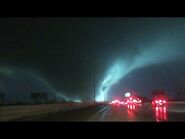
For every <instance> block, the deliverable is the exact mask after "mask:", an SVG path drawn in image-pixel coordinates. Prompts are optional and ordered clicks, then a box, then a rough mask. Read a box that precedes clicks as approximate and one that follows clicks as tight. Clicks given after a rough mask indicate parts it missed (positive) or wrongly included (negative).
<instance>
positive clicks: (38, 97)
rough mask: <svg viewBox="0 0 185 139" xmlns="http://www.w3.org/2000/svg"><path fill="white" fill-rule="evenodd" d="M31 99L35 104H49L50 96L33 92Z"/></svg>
mask: <svg viewBox="0 0 185 139" xmlns="http://www.w3.org/2000/svg"><path fill="white" fill-rule="evenodd" d="M31 98H32V99H33V101H34V103H37V104H40V103H48V94H47V93H46V92H33V93H31Z"/></svg>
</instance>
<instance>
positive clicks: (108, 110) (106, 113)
mask: <svg viewBox="0 0 185 139" xmlns="http://www.w3.org/2000/svg"><path fill="white" fill-rule="evenodd" d="M110 109H111V108H110V107H109V108H108V109H107V110H106V111H104V113H103V114H102V116H101V118H100V119H101V120H103V119H104V118H105V116H106V115H108V112H110Z"/></svg>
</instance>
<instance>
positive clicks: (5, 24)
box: [0, 18, 185, 98]
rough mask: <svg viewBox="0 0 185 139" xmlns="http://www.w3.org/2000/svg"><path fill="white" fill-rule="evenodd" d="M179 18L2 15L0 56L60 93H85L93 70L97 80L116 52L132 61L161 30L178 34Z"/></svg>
mask: <svg viewBox="0 0 185 139" xmlns="http://www.w3.org/2000/svg"><path fill="white" fill-rule="evenodd" d="M184 23H185V20H184V19H177V18H174V19H168V18H164V19H163V18H156V19H152V18H2V19H0V30H1V31H0V62H1V64H3V65H9V66H13V67H19V68H22V69H29V70H33V71H34V72H36V73H38V74H39V75H40V76H41V77H44V78H45V79H47V81H48V82H49V83H50V84H51V85H52V86H53V87H54V88H55V89H56V90H58V91H61V92H65V93H66V95H69V96H73V95H74V96H84V97H86V98H88V97H92V96H93V94H92V92H93V80H92V79H93V72H94V71H95V72H96V81H97V84H98V85H99V83H100V82H101V81H102V80H103V77H104V74H105V72H106V71H107V69H108V68H109V67H110V66H111V65H112V64H113V63H114V61H115V60H116V59H117V58H120V57H121V58H123V59H124V60H125V61H127V63H132V62H133V61H134V59H135V57H137V56H138V54H140V53H142V51H143V50H144V49H145V48H147V47H148V46H150V45H151V44H150V43H151V42H154V41H155V40H158V39H159V40H160V38H161V37H162V36H166V35H167V36H172V37H170V38H173V39H175V40H177V41H178V40H182V38H184V32H185V30H184V28H185V26H184ZM159 43H160V42H159ZM179 43H182V44H184V41H179ZM182 44H181V45H182ZM98 85H97V86H98Z"/></svg>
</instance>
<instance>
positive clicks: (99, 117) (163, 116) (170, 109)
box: [19, 103, 185, 122]
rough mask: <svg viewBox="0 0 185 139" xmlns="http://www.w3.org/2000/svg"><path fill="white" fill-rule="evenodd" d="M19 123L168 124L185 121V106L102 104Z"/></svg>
mask: <svg viewBox="0 0 185 139" xmlns="http://www.w3.org/2000/svg"><path fill="white" fill-rule="evenodd" d="M19 121H82V122H127V121H128V122H166V121H185V104H181V103H180V104H178V103H177V104H173V103H172V104H168V106H167V107H155V108H152V106H151V105H150V103H145V104H142V105H126V106H122V105H109V104H101V105H97V106H89V107H85V108H80V109H75V110H71V111H66V112H56V113H50V114H46V115H40V116H35V117H29V118H25V119H19Z"/></svg>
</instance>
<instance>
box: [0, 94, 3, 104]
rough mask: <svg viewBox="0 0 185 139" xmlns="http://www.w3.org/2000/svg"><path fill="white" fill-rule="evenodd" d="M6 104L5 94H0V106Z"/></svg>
mask: <svg viewBox="0 0 185 139" xmlns="http://www.w3.org/2000/svg"><path fill="white" fill-rule="evenodd" d="M3 104H4V93H0V105H3Z"/></svg>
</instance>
